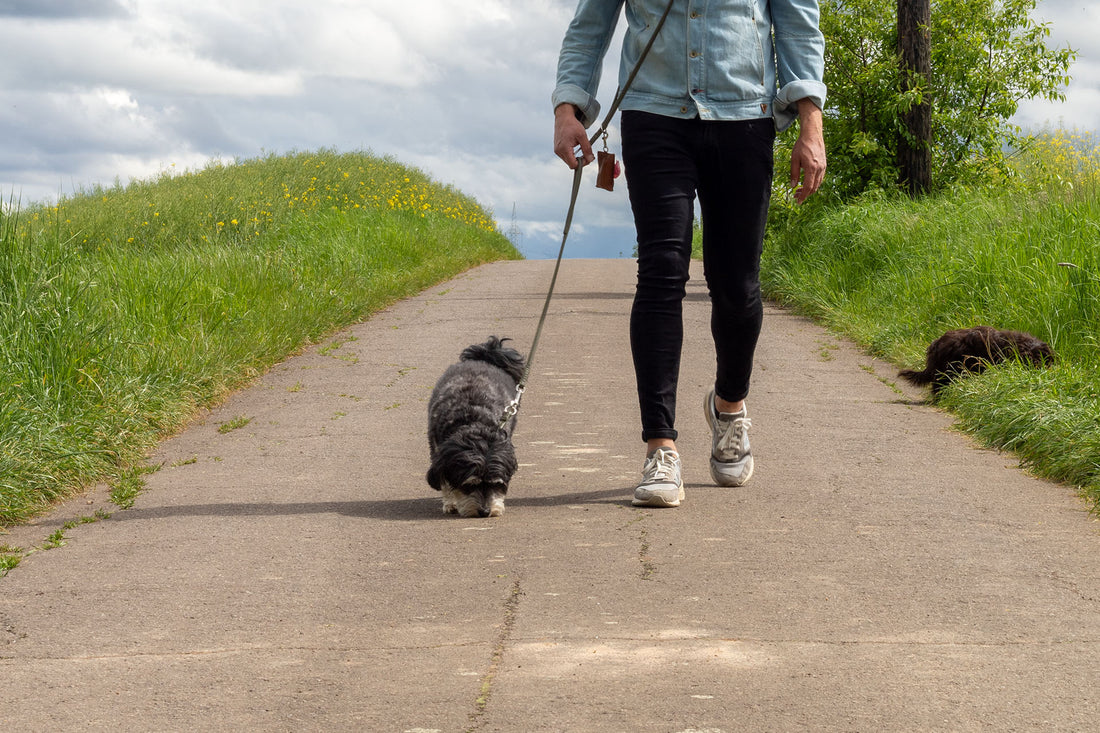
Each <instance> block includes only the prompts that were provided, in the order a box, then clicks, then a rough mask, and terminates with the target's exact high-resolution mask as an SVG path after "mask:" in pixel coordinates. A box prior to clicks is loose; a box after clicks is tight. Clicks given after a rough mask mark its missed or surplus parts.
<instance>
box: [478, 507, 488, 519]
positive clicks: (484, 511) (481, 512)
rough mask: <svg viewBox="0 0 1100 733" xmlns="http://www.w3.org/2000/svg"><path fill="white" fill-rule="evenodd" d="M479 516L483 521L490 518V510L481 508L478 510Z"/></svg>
mask: <svg viewBox="0 0 1100 733" xmlns="http://www.w3.org/2000/svg"><path fill="white" fill-rule="evenodd" d="M477 515H478V516H479V517H481V518H482V519H485V517H487V516H489V510H488V509H486V508H485V507H483V506H479V507H478V508H477Z"/></svg>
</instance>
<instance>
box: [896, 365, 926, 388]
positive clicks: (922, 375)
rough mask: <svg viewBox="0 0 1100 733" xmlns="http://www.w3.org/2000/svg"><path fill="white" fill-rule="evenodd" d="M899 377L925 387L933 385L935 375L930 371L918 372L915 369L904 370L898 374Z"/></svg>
mask: <svg viewBox="0 0 1100 733" xmlns="http://www.w3.org/2000/svg"><path fill="white" fill-rule="evenodd" d="M898 376H899V377H901V378H902V379H905V380H908V381H910V382H912V383H913V384H918V385H921V386H923V385H926V384H931V383H932V377H933V376H934V375H933V374H932V373H931V372H929V371H928V370H925V371H922V372H918V371H915V370H913V369H902V370H901V371H900V372H898Z"/></svg>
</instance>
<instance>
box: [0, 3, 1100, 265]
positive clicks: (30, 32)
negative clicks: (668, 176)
mask: <svg viewBox="0 0 1100 733" xmlns="http://www.w3.org/2000/svg"><path fill="white" fill-rule="evenodd" d="M575 4H576V2H575V0H462V1H461V2H458V1H457V0H406V2H404V3H395V2H392V1H391V0H312V1H311V2H308V3H304V2H301V0H293V1H291V0H217V1H216V2H215V1H214V0H187V1H186V2H183V1H181V0H0V194H2V195H3V199H4V200H5V201H8V200H10V199H11V198H13V197H14V198H15V199H19V200H22V201H23V202H28V201H41V200H47V199H54V198H56V197H57V195H58V194H59V193H60V194H70V193H72V192H74V191H78V190H80V189H81V188H83V187H88V186H91V185H93V184H96V183H103V184H111V183H112V182H113V181H114V180H115V179H116V178H118V179H120V180H122V181H123V182H125V181H127V180H129V179H130V178H132V177H137V178H146V177H149V176H153V175H155V174H157V173H159V172H161V171H164V170H168V169H173V170H181V169H197V168H201V167H202V166H203V165H204V164H205V163H207V162H208V161H210V160H212V159H216V158H221V159H227V160H232V159H233V158H238V157H240V158H251V157H256V156H260V155H263V154H265V153H272V152H274V153H284V152H289V151H295V150H297V151H301V150H314V149H318V148H336V149H338V150H341V151H353V150H367V151H371V152H374V153H376V154H379V155H392V156H393V157H395V158H397V159H398V160H400V161H401V162H404V163H407V164H410V165H414V166H417V167H419V168H421V169H423V170H424V171H426V172H428V173H429V174H430V175H431V176H432V177H434V178H436V179H437V180H439V181H441V182H443V183H450V184H454V185H455V186H456V187H458V188H460V189H461V190H463V191H465V192H466V193H468V194H470V195H472V196H474V197H475V198H476V199H477V200H478V201H479V202H481V203H482V204H483V205H484V206H486V207H488V208H490V209H491V210H492V211H493V212H494V214H495V215H496V217H497V220H498V222H499V223H500V226H501V229H502V230H503V231H509V230H511V229H512V228H513V223H514V224H515V226H517V227H518V228H519V230H520V231H521V236H520V241H519V244H520V248H521V250H522V251H523V252H524V253H525V254H526V255H527V256H528V257H552V256H555V255H556V254H557V249H558V244H559V243H560V238H561V228H562V223H563V219H564V216H565V210H566V206H567V204H568V198H569V188H570V183H571V179H572V177H571V173H570V172H569V171H568V169H567V168H565V166H564V164H562V163H561V162H560V161H558V160H557V159H556V158H555V157H554V156H553V153H552V150H551V147H552V146H551V137H552V115H551V110H550V106H549V98H550V92H551V90H552V87H553V81H554V69H555V65H556V61H557V53H558V48H559V45H560V43H561V36H562V34H563V32H564V30H565V27H566V25H567V24H568V22H569V19H570V17H571V15H572V11H573V8H574V6H575ZM1036 14H1037V15H1038V16H1040V17H1041V18H1043V19H1045V20H1049V21H1051V22H1052V23H1053V24H1054V25H1053V43H1054V44H1055V45H1061V44H1065V43H1067V42H1068V43H1069V44H1070V45H1072V46H1073V47H1074V48H1076V49H1078V50H1079V51H1080V58H1079V60H1078V62H1077V64H1076V66H1075V67H1074V69H1073V72H1072V73H1073V74H1074V77H1075V78H1074V82H1073V83H1072V84H1071V85H1070V88H1069V90H1068V93H1069V99H1068V100H1067V101H1066V102H1065V103H1064V104H1060V105H1052V104H1049V103H1043V104H1026V105H1024V107H1023V108H1022V109H1021V112H1020V115H1019V117H1018V120H1017V121H1018V122H1019V123H1021V124H1024V125H1026V126H1040V125H1042V124H1044V123H1046V122H1050V123H1054V124H1057V123H1059V122H1062V123H1064V124H1065V125H1067V126H1069V127H1078V128H1081V129H1087V130H1098V129H1100V53H1097V52H1095V51H1093V50H1092V49H1094V48H1095V47H1096V44H1095V38H1097V37H1098V35H1100V4H1098V3H1096V2H1095V0H1041V2H1040V3H1039V7H1038V9H1037V13H1036ZM616 55H617V54H616V52H615V51H614V50H613V51H612V53H611V54H609V59H608V64H607V68H606V69H605V73H604V85H603V87H602V91H601V93H600V99H601V101H604V104H605V105H606V104H609V103H610V98H611V96H612V95H613V94H614V82H615V69H616V63H615V57H616ZM611 142H612V145H613V147H615V145H616V143H617V129H613V130H612V140H611ZM588 175H589V176H590V177H591V176H594V171H589V172H588ZM593 180H594V179H593ZM630 222H631V219H630V212H629V205H628V203H627V197H626V190H625V186H624V185H622V184H621V183H620V185H619V186H617V188H616V191H615V192H614V193H608V192H605V191H601V190H597V189H595V188H594V187H593V186H592V185H591V181H590V182H588V185H586V186H585V188H584V190H583V191H582V195H581V201H580V203H579V205H578V209H577V214H576V219H575V223H574V226H573V231H572V233H571V235H570V242H569V245H568V249H567V254H568V255H569V256H573V257H593V256H598V257H618V256H629V255H630V253H631V249H632V246H633V229H632V226H631V223H630Z"/></svg>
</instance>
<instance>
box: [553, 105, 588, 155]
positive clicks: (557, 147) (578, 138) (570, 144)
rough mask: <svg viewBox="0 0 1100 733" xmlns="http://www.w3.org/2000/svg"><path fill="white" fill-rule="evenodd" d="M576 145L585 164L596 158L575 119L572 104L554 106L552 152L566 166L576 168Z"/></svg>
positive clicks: (575, 115) (585, 133)
mask: <svg viewBox="0 0 1100 733" xmlns="http://www.w3.org/2000/svg"><path fill="white" fill-rule="evenodd" d="M578 147H580V149H581V153H580V154H581V156H583V158H584V164H585V165H588V164H589V163H591V162H592V161H593V160H595V159H596V156H595V155H594V154H593V153H592V145H591V144H590V143H589V142H588V133H587V132H586V131H585V129H584V125H582V124H581V121H580V120H578V119H577V108H576V107H575V106H573V105H572V104H559V105H558V106H557V107H555V108H554V152H555V153H556V154H557V156H558V157H559V158H561V159H562V160H564V161H565V164H566V165H567V166H569V167H570V168H576V167H577V152H576V151H577V148H578Z"/></svg>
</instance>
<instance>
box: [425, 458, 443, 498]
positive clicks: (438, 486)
mask: <svg viewBox="0 0 1100 733" xmlns="http://www.w3.org/2000/svg"><path fill="white" fill-rule="evenodd" d="M425 478H426V479H428V486H431V487H432V488H433V489H435V490H436V491H442V490H443V471H442V467H441V466H440V465H439V457H438V456H437V457H435V458H433V459H432V465H431V466H429V467H428V475H427V476H425Z"/></svg>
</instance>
